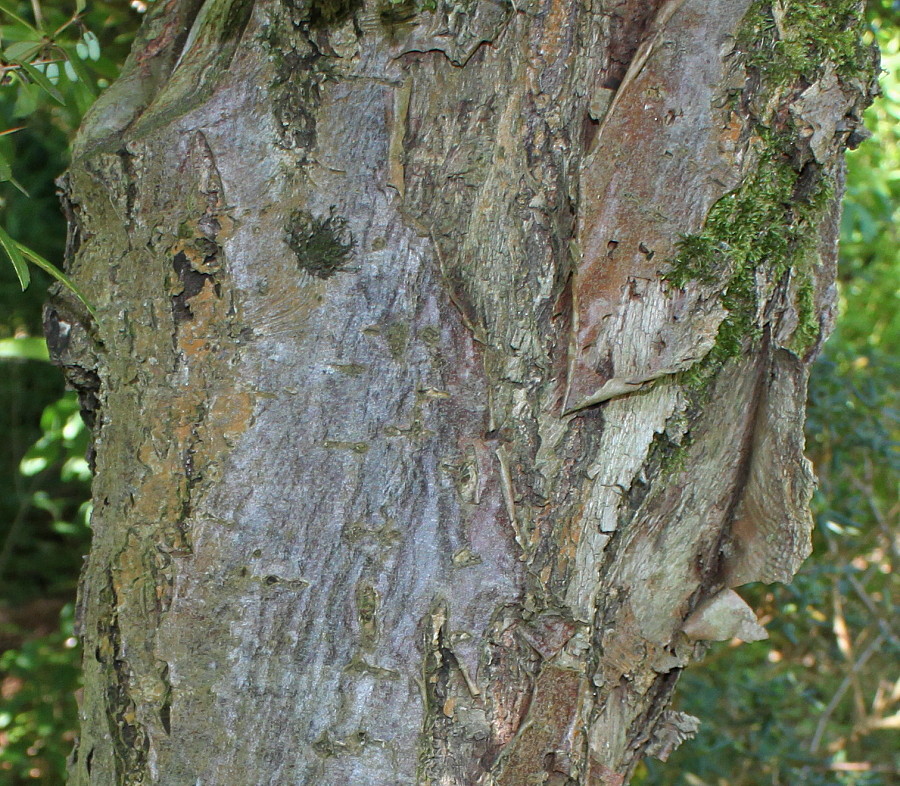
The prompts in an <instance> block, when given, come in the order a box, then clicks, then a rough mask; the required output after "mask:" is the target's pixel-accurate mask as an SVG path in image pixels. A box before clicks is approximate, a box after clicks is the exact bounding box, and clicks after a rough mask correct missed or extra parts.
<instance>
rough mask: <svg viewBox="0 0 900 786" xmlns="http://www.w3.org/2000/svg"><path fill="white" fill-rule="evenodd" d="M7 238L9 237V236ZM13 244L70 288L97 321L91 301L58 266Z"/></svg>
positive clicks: (20, 245)
mask: <svg viewBox="0 0 900 786" xmlns="http://www.w3.org/2000/svg"><path fill="white" fill-rule="evenodd" d="M7 237H9V236H8V235H7ZM10 240H12V238H10ZM12 242H13V243H15V245H16V247H17V248H18V250H19V252H20V254H21V255H22V256H24V257H25V258H26V259H27V260H28V261H29V262H31V263H32V264H33V265H36V266H37V267H39V268H40V269H41V270H43V271H44V272H45V273H49V274H50V275H51V276H53V278H55V279H56V280H57V281H59V282H60V283H61V284H63V285H65V286H66V287H68V288H69V290H70V291H71V292H72V294H73V295H75V297H77V298H78V299H79V300H80V301H81V303H82V305H83V306H84V307H85V308H86V309H87V310H88V313H89V314H90V315H91V316H92V317H93V318H94V319H97V314H96V313H95V311H94V308H93V306H92V305H91V303H90V301H89V300H88V299H87V298H86V297H85V296H84V293H83V292H82V291H81V290H80V289H79V288H78V287H77V286H76V285H75V283H74V282H73V281H72V279H70V278H69V277H68V276H67V275H66V274H65V273H63V272H62V271H61V270H60V269H59V268H57V267H56V265H54V264H53V263H52V262H48V261H47V260H46V259H44V258H43V257H42V256H41V255H40V254H38V253H36V252H34V251H32V250H31V249H30V248H28V247H27V246H23V245H22V244H21V243H17V242H16V241H15V240H12Z"/></svg>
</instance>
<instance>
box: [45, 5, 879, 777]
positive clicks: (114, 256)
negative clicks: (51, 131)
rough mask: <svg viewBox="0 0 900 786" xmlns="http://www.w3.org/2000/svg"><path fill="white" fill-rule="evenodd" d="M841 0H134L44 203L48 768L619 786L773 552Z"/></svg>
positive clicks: (797, 487) (837, 69)
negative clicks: (63, 639) (89, 434)
mask: <svg viewBox="0 0 900 786" xmlns="http://www.w3.org/2000/svg"><path fill="white" fill-rule="evenodd" d="M859 13H860V9H859V8H858V4H857V3H855V2H848V1H847V0H830V1H829V2H820V3H807V2H804V3H799V2H795V3H792V2H781V3H767V2H752V3H751V0H718V2H710V0H652V1H648V0H641V1H640V2H639V1H638V0H585V1H583V2H573V0H516V2H515V3H513V2H509V3H506V2H504V1H503V0H473V2H470V3H463V4H456V3H455V2H454V1H453V0H437V4H436V6H432V5H430V4H429V3H427V2H426V3H425V4H424V5H416V4H415V3H414V2H411V1H410V0H403V1H402V2H394V1H393V0H364V2H359V0H284V2H281V3H279V2H275V0H259V1H258V2H251V0H205V2H202V3H201V2H200V0H159V2H158V3H157V4H156V5H155V7H154V8H153V9H152V10H151V12H150V14H149V15H148V18H147V19H146V21H145V23H144V26H143V28H142V30H141V33H140V35H139V39H138V41H137V43H136V45H135V48H134V50H133V52H132V55H131V57H130V59H129V61H128V63H127V64H126V67H125V70H124V73H123V76H122V77H121V79H120V80H119V81H118V82H117V83H115V84H114V85H113V86H111V87H110V88H109V89H108V90H107V91H106V92H105V93H104V94H103V95H102V96H101V98H100V99H99V100H98V102H97V104H96V105H95V106H94V108H93V110H92V111H91V113H90V115H89V116H88V118H87V119H86V121H85V124H84V127H83V128H82V131H81V133H80V136H79V138H78V140H77V143H76V145H75V149H74V154H73V162H72V166H71V169H70V172H69V173H68V175H67V177H66V179H65V180H64V181H63V183H62V189H63V191H64V203H65V205H66V208H67V214H68V216H69V222H70V242H69V250H70V255H69V260H68V265H69V269H70V272H71V273H72V275H73V276H74V277H75V279H76V280H77V281H78V283H79V284H80V285H81V286H82V287H83V288H84V290H85V291H86V292H87V293H88V295H89V297H90V298H91V299H92V300H93V303H94V304H95V306H96V310H97V312H98V314H99V323H93V322H90V321H89V320H88V318H87V315H86V314H84V313H83V312H82V311H81V310H79V307H78V304H77V303H76V302H74V301H73V300H72V299H71V298H69V297H67V296H66V293H65V292H58V293H57V294H56V296H55V299H54V302H53V303H52V304H51V306H50V307H49V308H48V315H47V330H48V336H49V339H50V344H51V347H52V350H53V352H54V353H55V357H56V358H57V360H58V362H60V363H61V364H62V365H63V366H64V367H66V369H67V371H68V373H69V378H70V380H71V381H72V383H73V384H74V385H75V386H76V387H77V388H78V389H79V390H80V391H81V393H82V401H83V404H84V406H85V409H86V412H87V417H88V419H89V420H90V421H91V422H92V423H93V429H94V451H95V461H96V477H95V481H94V490H93V494H94V513H93V527H94V542H93V547H92V551H91V554H90V557H89V558H88V561H87V563H86V567H85V570H84V575H83V579H82V584H81V596H80V602H79V619H80V624H81V635H82V636H83V638H84V644H85V662H84V668H85V690H84V700H83V706H82V729H81V737H80V742H79V744H78V747H77V749H76V751H75V753H74V754H73V760H72V765H71V780H70V782H71V783H73V784H98V785H100V784H102V785H103V786H106V785H107V784H109V785H112V784H116V786H125V785H126V784H127V785H128V786H135V785H137V784H161V785H163V786H181V785H182V784H184V786H187V785H188V784H191V785H193V784H198V785H200V784H202V785H203V786H211V785H213V784H272V785H273V786H275V785H279V786H280V785H282V784H320V785H321V784H335V786H337V784H341V785H342V786H344V785H345V784H346V785H358V786H362V785H363V784H365V785H367V786H378V785H384V786H393V784H410V783H417V784H435V785H437V784H442V785H446V786H451V785H460V786H463V785H471V784H496V785H497V786H521V785H523V784H539V783H544V784H557V785H559V784H606V785H608V786H612V785H614V784H624V783H627V781H628V780H629V778H630V775H631V773H632V772H633V770H634V767H635V766H636V764H637V763H638V762H639V761H640V759H641V758H642V757H643V756H646V755H656V756H659V757H660V758H663V759H665V757H666V756H667V755H668V753H669V752H670V751H671V750H672V748H673V747H674V746H675V745H677V744H678V742H680V741H681V739H683V738H684V737H687V736H690V735H691V733H692V732H693V730H694V728H695V724H696V721H695V719H693V718H689V717H687V716H684V715H681V714H678V713H674V712H672V711H670V710H668V709H667V705H668V703H669V699H670V697H671V695H672V692H673V690H674V687H675V684H676V682H677V679H678V675H679V673H680V671H681V669H682V668H683V667H684V666H685V664H687V663H688V662H689V661H690V660H691V658H693V657H696V656H697V655H699V654H700V653H702V651H703V648H704V646H705V645H704V642H705V641H709V640H723V639H729V638H731V637H733V636H738V637H740V638H743V639H745V640H748V639H749V640H752V639H755V638H759V637H761V636H763V635H764V631H762V629H761V628H760V627H759V626H758V624H757V623H756V619H755V617H754V615H753V613H752V611H751V610H750V608H749V607H748V606H747V605H746V604H745V603H744V602H743V601H742V600H741V599H740V597H739V595H738V594H737V593H736V592H734V590H733V588H734V587H739V586H740V585H743V584H746V583H748V582H754V581H766V582H771V581H789V580H790V579H791V576H792V575H793V573H794V571H795V570H796V569H797V566H798V565H799V563H800V562H801V561H802V559H803V558H804V557H805V556H806V554H807V553H808V551H809V535H810V528H811V518H810V515H809V512H808V502H809V497H810V494H811V489H812V484H813V478H812V474H811V472H810V469H809V466H808V463H807V461H806V460H805V459H804V457H803V453H802V450H803V432H802V426H803V407H804V398H805V386H806V368H807V365H808V364H809V363H810V362H811V360H812V358H813V357H814V355H815V354H816V352H817V350H818V347H819V345H820V343H821V341H822V340H823V338H824V336H825V335H826V334H827V332H828V329H829V326H830V320H831V313H832V310H833V301H834V296H833V278H834V264H835V243H836V237H837V219H838V214H839V197H840V191H841V166H842V163H841V159H842V151H843V148H844V147H845V146H846V145H847V144H848V143H851V144H852V143H853V142H854V141H855V137H856V136H858V131H857V130H856V129H857V126H858V124H859V119H860V112H861V110H862V108H863V107H864V106H865V104H866V102H867V98H868V95H869V92H870V80H871V74H872V70H873V69H872V57H871V54H870V52H869V51H868V50H867V49H866V48H865V47H864V46H863V44H862V43H861V39H860V33H859V24H860V22H859Z"/></svg>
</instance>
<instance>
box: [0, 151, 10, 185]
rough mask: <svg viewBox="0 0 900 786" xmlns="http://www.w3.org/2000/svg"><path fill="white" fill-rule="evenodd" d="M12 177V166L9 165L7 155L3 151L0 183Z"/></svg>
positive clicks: (0, 157) (0, 162) (0, 155)
mask: <svg viewBox="0 0 900 786" xmlns="http://www.w3.org/2000/svg"><path fill="white" fill-rule="evenodd" d="M11 179H12V167H11V166H10V165H9V161H7V160H6V156H4V155H3V153H0V183H5V182H6V181H7V180H11Z"/></svg>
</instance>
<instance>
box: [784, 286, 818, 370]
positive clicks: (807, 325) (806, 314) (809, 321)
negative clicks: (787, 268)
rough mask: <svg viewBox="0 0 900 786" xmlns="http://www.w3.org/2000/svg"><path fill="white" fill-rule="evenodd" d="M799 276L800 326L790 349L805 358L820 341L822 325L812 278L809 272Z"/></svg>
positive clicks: (797, 303)
mask: <svg viewBox="0 0 900 786" xmlns="http://www.w3.org/2000/svg"><path fill="white" fill-rule="evenodd" d="M798 275H800V276H801V280H800V283H799V286H798V289H797V302H796V304H795V305H796V308H797V318H798V324H797V328H796V330H795V331H794V335H793V336H792V338H791V343H790V347H789V349H790V350H791V351H792V352H793V353H794V354H796V355H798V356H799V357H803V356H805V355H806V353H807V352H809V350H810V349H811V348H812V347H814V346H815V345H816V343H817V342H818V341H819V337H820V333H821V325H820V324H819V314H818V311H817V310H816V303H815V293H814V291H813V280H812V276H811V275H810V274H809V273H808V272H807V271H800V272H799V273H798Z"/></svg>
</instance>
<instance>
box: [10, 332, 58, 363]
mask: <svg viewBox="0 0 900 786" xmlns="http://www.w3.org/2000/svg"><path fill="white" fill-rule="evenodd" d="M0 358H20V359H22V360H50V354H49V353H48V352H47V342H46V341H44V339H43V338H40V337H39V336H23V337H21V338H3V339H0Z"/></svg>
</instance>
